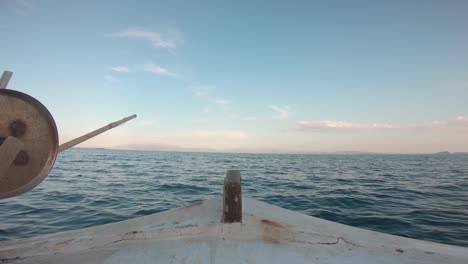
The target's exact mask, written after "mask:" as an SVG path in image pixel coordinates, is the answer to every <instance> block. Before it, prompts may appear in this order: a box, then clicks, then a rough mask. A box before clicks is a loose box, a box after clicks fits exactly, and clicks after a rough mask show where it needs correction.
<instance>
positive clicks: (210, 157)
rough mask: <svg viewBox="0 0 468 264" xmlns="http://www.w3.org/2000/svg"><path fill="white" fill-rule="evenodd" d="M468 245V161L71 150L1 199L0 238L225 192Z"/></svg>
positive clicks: (69, 226) (117, 216)
mask: <svg viewBox="0 0 468 264" xmlns="http://www.w3.org/2000/svg"><path fill="white" fill-rule="evenodd" d="M229 169H238V170H240V171H241V174H242V193H243V196H247V197H251V198H255V199H258V200H260V201H263V202H267V203H269V204H273V205H276V206H280V207H283V208H286V209H289V210H292V211H296V212H300V213H304V214H307V215H311V216H315V217H319V218H323V219H327V220H330V221H335V222H339V223H343V224H347V225H351V226H355V227H360V228H364V229H369V230H374V231H379V232H383V233H388V234H393V235H398V236H403V237H410V238H415V239H423V240H428V241H434V242H440V243H445V244H451V245H458V246H465V247H468V155H466V154H442V155H380V154H358V155H339V154H236V153H183V152H157V151H130V150H109V149H82V148H74V149H71V150H68V151H65V152H63V153H60V155H59V157H58V159H57V161H56V164H55V166H54V169H53V170H52V172H51V173H50V175H49V176H48V177H47V178H46V179H45V180H44V181H43V182H42V183H41V184H40V185H39V186H37V187H36V188H35V189H34V190H32V191H30V192H28V193H26V194H23V195H20V196H17V197H14V198H9V199H4V200H0V240H10V239H17V238H26V237H31V236H36V235H41V234H49V233H54V232H60V231H65V230H73V229H79V228H84V227H90V226H96V225H102V224H106V223H112V222H118V221H122V220H125V219H130V218H135V217H140V216H144V215H149V214H153V213H158V212H162V211H164V210H168V209H173V208H177V207H180V206H184V205H188V204H191V203H195V202H198V201H202V200H207V199H210V198H213V197H217V196H221V195H222V186H223V179H224V176H225V172H226V171H227V170H229Z"/></svg>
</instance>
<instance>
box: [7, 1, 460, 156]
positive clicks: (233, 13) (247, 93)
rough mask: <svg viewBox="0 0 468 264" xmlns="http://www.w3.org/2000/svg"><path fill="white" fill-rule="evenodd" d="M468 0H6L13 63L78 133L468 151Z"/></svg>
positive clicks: (195, 145)
mask: <svg viewBox="0 0 468 264" xmlns="http://www.w3.org/2000/svg"><path fill="white" fill-rule="evenodd" d="M467 14H468V1H203V0H201V1H176V0H172V1H88V0H83V1H58V0H56V1H47V0H36V1H35V0H0V18H1V21H2V22H1V24H0V36H1V41H0V51H1V53H0V54H1V55H0V71H3V70H9V71H13V72H14V74H13V77H12V79H11V81H10V83H9V86H8V88H9V89H14V90H19V91H22V92H25V93H28V94H30V95H31V96H33V97H35V98H37V99H38V100H40V101H41V102H42V103H43V104H44V105H45V106H46V107H47V108H48V109H49V111H50V112H51V113H52V115H53V116H54V119H55V122H56V123H57V127H58V130H59V135H60V142H61V143H64V142H66V141H68V140H71V139H73V138H74V137H77V136H80V135H82V134H84V133H87V132H90V131H92V130H94V129H97V128H99V127H101V126H103V125H106V124H108V123H110V122H113V121H116V120H118V119H121V118H123V117H125V116H129V115H131V114H137V115H138V118H137V119H135V120H132V121H130V122H128V123H127V124H125V125H123V126H121V127H118V128H115V129H113V130H111V131H109V132H107V133H105V134H103V135H100V136H98V137H96V138H94V139H92V140H90V141H87V142H85V143H83V144H82V145H80V146H81V147H105V148H124V149H158V150H175V151H223V152H287V153H289V152H294V153H296V152H300V153H302V152H334V151H369V152H381V153H431V152H438V151H451V152H462V151H468V103H467V102H468V15H467Z"/></svg>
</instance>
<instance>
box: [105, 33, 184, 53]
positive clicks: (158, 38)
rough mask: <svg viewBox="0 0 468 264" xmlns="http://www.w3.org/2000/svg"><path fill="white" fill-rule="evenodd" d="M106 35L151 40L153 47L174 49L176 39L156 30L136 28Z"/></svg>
mask: <svg viewBox="0 0 468 264" xmlns="http://www.w3.org/2000/svg"><path fill="white" fill-rule="evenodd" d="M108 36H110V37H118V38H132V39H142V40H147V41H149V42H151V45H152V46H153V47H158V48H165V49H175V48H176V47H177V41H176V39H175V38H172V39H170V38H166V37H163V36H162V35H161V34H160V33H158V32H153V31H147V30H143V29H138V28H133V29H127V30H124V31H121V32H118V33H113V34H109V35H108Z"/></svg>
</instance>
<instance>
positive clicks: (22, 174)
mask: <svg viewBox="0 0 468 264" xmlns="http://www.w3.org/2000/svg"><path fill="white" fill-rule="evenodd" d="M8 136H14V137H16V138H18V139H19V140H20V141H21V142H22V143H23V144H24V147H23V149H22V151H21V152H20V153H19V154H18V155H17V156H16V160H15V161H14V162H13V164H11V166H10V167H9V169H8V171H7V173H6V175H5V176H4V177H3V178H1V179H0V199H2V198H8V197H12V196H17V195H20V194H22V193H25V192H27V191H30V190H32V189H33V188H34V187H36V186H37V185H38V184H39V183H41V182H42V180H44V179H45V178H46V177H47V175H48V174H49V172H50V171H51V170H52V167H53V166H54V163H55V159H56V158H57V154H58V133H57V127H56V125H55V121H54V118H53V117H52V115H51V114H50V113H49V111H48V110H47V108H45V106H44V105H42V104H41V103H40V102H39V101H38V100H36V99H34V98H33V97H31V96H29V95H27V94H24V93H21V92H18V91H14V90H8V89H0V143H1V141H2V140H4V139H6V138H7V137H8Z"/></svg>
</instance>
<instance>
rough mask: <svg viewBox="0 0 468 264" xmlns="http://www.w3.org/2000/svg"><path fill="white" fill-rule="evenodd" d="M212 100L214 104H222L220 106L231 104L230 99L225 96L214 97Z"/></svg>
mask: <svg viewBox="0 0 468 264" xmlns="http://www.w3.org/2000/svg"><path fill="white" fill-rule="evenodd" d="M210 101H211V102H212V103H213V104H216V105H220V106H227V105H228V104H229V101H228V100H227V99H224V98H212V99H210Z"/></svg>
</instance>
